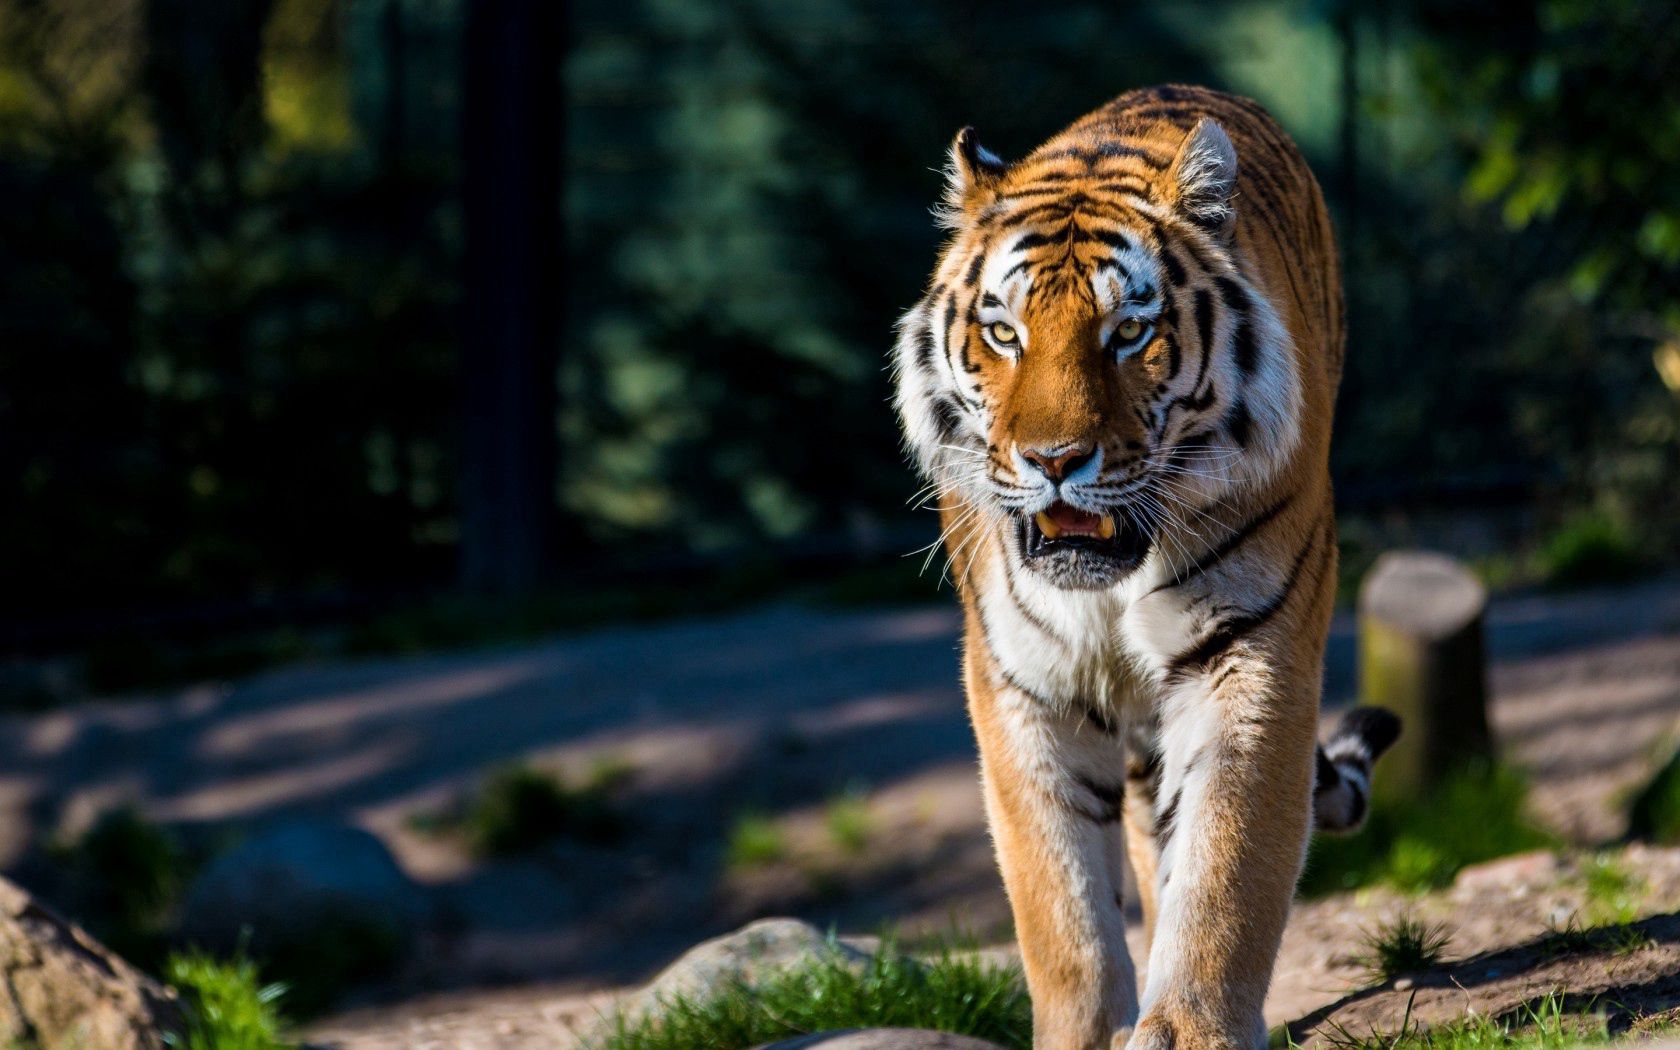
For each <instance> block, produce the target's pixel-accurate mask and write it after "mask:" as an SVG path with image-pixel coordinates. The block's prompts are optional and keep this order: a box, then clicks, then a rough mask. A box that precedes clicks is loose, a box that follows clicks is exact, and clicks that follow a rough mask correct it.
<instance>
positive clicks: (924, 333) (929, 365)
mask: <svg viewBox="0 0 1680 1050" xmlns="http://www.w3.org/2000/svg"><path fill="white" fill-rule="evenodd" d="M911 338H912V339H914V340H915V342H916V364H917V365H919V366H920V367H921V369H922V371H924V372H935V371H937V369H935V368H934V366H933V362H934V361H935V360H936V359H937V358H938V357H939V347H938V346H937V345H936V344H935V343H934V341H933V325H931V324H929V323H928V319H927V315H926V314H925V313H923V314H919V315H917V317H916V330H915V332H914V333H912V335H911Z"/></svg>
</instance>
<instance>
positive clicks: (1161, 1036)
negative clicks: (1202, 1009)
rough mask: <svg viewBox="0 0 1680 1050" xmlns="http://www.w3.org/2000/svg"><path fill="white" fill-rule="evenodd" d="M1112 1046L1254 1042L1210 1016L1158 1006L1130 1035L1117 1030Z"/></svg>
mask: <svg viewBox="0 0 1680 1050" xmlns="http://www.w3.org/2000/svg"><path fill="white" fill-rule="evenodd" d="M1263 1045H1264V1044H1263V1043H1262V1046H1263ZM1113 1050H1254V1045H1253V1040H1251V1039H1249V1038H1247V1033H1246V1032H1245V1033H1243V1036H1242V1037H1237V1038H1234V1037H1233V1033H1232V1032H1231V1031H1230V1030H1228V1029H1227V1028H1226V1027H1224V1026H1222V1025H1220V1024H1219V1023H1218V1022H1217V1021H1216V1020H1214V1019H1213V1018H1211V1017H1206V1016H1203V1015H1199V1014H1197V1013H1194V1012H1191V1011H1189V1010H1182V1009H1177V1010H1175V1009H1171V1008H1168V1007H1157V1008H1156V1009H1154V1010H1151V1011H1150V1012H1149V1014H1148V1015H1146V1016H1145V1017H1144V1018H1143V1020H1141V1021H1139V1022H1138V1025H1137V1027H1136V1028H1135V1029H1133V1030H1132V1031H1131V1033H1130V1037H1129V1038H1128V1037H1127V1034H1126V1033H1124V1032H1118V1033H1116V1034H1115V1037H1114V1043H1113Z"/></svg>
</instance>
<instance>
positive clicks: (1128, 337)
mask: <svg viewBox="0 0 1680 1050" xmlns="http://www.w3.org/2000/svg"><path fill="white" fill-rule="evenodd" d="M1114 334H1115V335H1116V336H1118V337H1119V339H1120V341H1121V342H1122V343H1130V342H1134V341H1135V340H1136V339H1137V338H1138V336H1140V335H1142V334H1143V322H1142V321H1140V320H1138V319H1137V318H1135V317H1128V318H1126V319H1125V320H1124V321H1121V322H1120V325H1119V327H1117V328H1115V329H1114Z"/></svg>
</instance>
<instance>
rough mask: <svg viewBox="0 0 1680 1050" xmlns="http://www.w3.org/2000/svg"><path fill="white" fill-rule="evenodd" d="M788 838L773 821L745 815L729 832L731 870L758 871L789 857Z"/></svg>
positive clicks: (740, 817) (762, 816) (760, 815)
mask: <svg viewBox="0 0 1680 1050" xmlns="http://www.w3.org/2000/svg"><path fill="white" fill-rule="evenodd" d="M787 852H788V847H787V836H786V835H785V834H784V833H783V832H782V829H781V827H780V825H778V824H777V823H776V822H775V821H774V820H772V819H771V818H770V817H768V816H765V815H764V814H762V813H743V814H741V815H740V816H738V817H736V818H735V823H734V824H733V825H732V826H731V827H730V829H729V845H728V849H727V852H726V862H727V863H728V865H729V866H730V867H732V868H758V867H763V866H764V865H766V864H773V863H775V862H776V861H778V860H781V859H782V858H784V857H786V856H787Z"/></svg>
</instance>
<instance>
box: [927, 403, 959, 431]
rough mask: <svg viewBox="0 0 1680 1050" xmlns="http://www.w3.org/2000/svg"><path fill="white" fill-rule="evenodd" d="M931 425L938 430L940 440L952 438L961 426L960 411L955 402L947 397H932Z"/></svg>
mask: <svg viewBox="0 0 1680 1050" xmlns="http://www.w3.org/2000/svg"><path fill="white" fill-rule="evenodd" d="M931 407H932V409H933V425H934V429H935V430H937V431H938V432H939V437H940V440H942V441H951V440H954V439H955V438H956V436H957V434H958V432H959V430H960V428H961V427H962V412H961V410H959V409H958V408H957V403H956V402H955V401H952V400H951V399H950V398H948V397H936V398H933V399H932V405H931Z"/></svg>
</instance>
